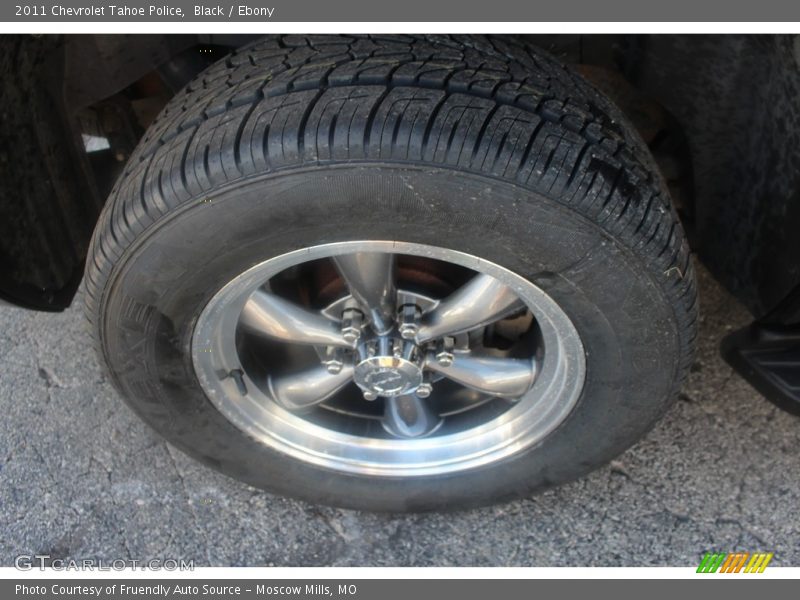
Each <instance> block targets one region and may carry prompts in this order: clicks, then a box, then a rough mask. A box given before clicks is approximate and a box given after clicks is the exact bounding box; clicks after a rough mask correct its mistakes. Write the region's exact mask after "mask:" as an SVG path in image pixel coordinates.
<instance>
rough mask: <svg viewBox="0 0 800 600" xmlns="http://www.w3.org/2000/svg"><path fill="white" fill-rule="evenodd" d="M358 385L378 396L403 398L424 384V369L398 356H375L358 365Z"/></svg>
mask: <svg viewBox="0 0 800 600" xmlns="http://www.w3.org/2000/svg"><path fill="white" fill-rule="evenodd" d="M353 379H354V380H355V382H356V385H358V387H360V388H361V389H362V390H365V391H368V392H372V393H373V394H376V395H378V396H403V395H405V394H410V393H411V392H413V391H414V390H416V389H417V388H418V387H419V386H420V384H421V383H422V369H420V368H419V367H418V366H417V365H416V364H414V363H413V362H411V361H409V360H406V359H404V358H399V357H396V356H373V357H371V358H367V359H366V360H363V361H361V362H360V363H358V364H357V365H356V368H355V371H354V372H353Z"/></svg>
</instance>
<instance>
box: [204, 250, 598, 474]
mask: <svg viewBox="0 0 800 600" xmlns="http://www.w3.org/2000/svg"><path fill="white" fill-rule="evenodd" d="M358 252H385V253H396V254H407V255H413V256H421V257H429V258H432V259H438V260H444V261H449V262H451V263H455V264H458V265H461V266H464V267H467V268H469V269H472V270H474V271H476V272H478V273H483V274H486V275H490V276H492V277H494V278H496V279H497V280H499V281H500V282H501V283H503V284H504V285H506V286H508V287H509V288H511V289H512V290H513V291H514V292H515V293H516V294H517V295H518V296H519V298H520V299H521V300H522V301H523V303H524V304H525V305H526V306H527V307H528V308H529V309H530V310H531V312H532V313H533V315H534V317H535V318H536V320H537V322H538V323H539V327H540V329H541V334H542V341H543V345H544V348H545V355H544V358H543V360H542V361H541V364H539V365H538V373H537V376H536V380H535V381H534V384H533V386H532V387H531V388H530V389H529V390H528V392H526V393H525V394H524V395H523V396H522V397H521V398H520V399H519V400H518V401H517V402H516V403H515V404H514V406H512V407H511V408H509V409H508V410H507V411H506V412H504V413H503V414H501V415H500V416H498V417H497V418H495V419H493V420H491V421H488V422H486V423H484V424H481V425H479V426H476V427H473V428H471V429H467V430H464V431H460V432H458V433H454V434H448V435H440V436H432V437H424V438H415V439H376V438H363V437H359V436H354V435H349V434H345V433H341V432H338V431H334V430H331V429H327V428H324V427H321V426H320V425H317V424H314V423H311V422H310V421H308V420H306V419H303V418H302V415H301V414H295V413H293V412H290V411H288V410H286V409H284V408H282V407H281V406H279V405H278V404H277V403H275V402H273V401H272V400H271V399H270V398H269V397H268V396H266V395H264V394H263V393H262V392H261V391H260V389H259V388H258V387H257V386H256V384H255V382H253V381H252V380H250V379H249V377H248V375H247V373H243V371H242V369H241V366H240V365H239V362H238V354H237V352H236V346H235V331H236V325H237V322H238V319H239V315H240V314H241V312H242V309H243V307H244V305H245V303H246V302H247V299H248V298H249V297H250V295H251V294H252V292H253V291H255V290H256V289H257V288H258V287H259V286H260V285H261V284H263V283H264V282H265V281H267V280H268V279H270V278H271V277H273V276H274V275H276V274H277V273H279V272H281V271H283V270H285V269H287V268H289V267H291V266H295V265H298V264H301V263H304V262H307V261H311V260H316V259H320V258H331V257H336V256H341V255H346V254H352V253H358ZM191 352H192V361H193V365H194V369H195V373H196V375H197V378H198V381H199V382H200V385H201V387H202V388H203V390H204V391H205V393H206V394H207V396H208V398H209V400H210V401H211V402H212V403H213V404H214V405H215V407H216V408H217V409H218V410H219V411H220V412H221V413H222V414H223V415H224V416H225V417H226V418H227V419H228V420H229V421H231V422H232V423H234V424H235V425H236V426H237V427H238V428H239V429H241V430H243V431H245V432H246V433H247V434H248V435H250V436H251V437H253V438H254V439H256V440H258V441H259V442H261V443H263V444H266V445H267V446H269V447H271V448H273V449H274V450H277V451H280V452H283V453H285V454H288V455H290V456H292V457H294V458H296V459H299V460H301V461H304V462H307V463H310V464H313V465H317V466H319V467H325V468H328V469H332V470H335V471H340V472H345V473H351V474H358V475H370V476H384V477H413V476H430V475H439V474H443V473H452V472H458V471H465V470H468V469H474V468H477V467H481V466H485V465H487V464H490V463H493V462H496V461H499V460H502V459H505V458H508V457H510V456H512V455H514V454H516V453H518V452H521V451H522V450H524V449H525V448H528V447H530V446H532V445H533V444H536V443H538V442H540V441H541V440H542V439H544V438H545V437H546V436H547V435H548V434H549V433H551V432H552V431H553V430H554V429H555V428H556V427H558V425H560V424H561V423H562V422H563V421H564V420H565V419H566V417H567V416H568V415H569V413H570V412H571V411H572V409H573V408H574V406H575V404H576V403H577V401H578V399H579V397H580V394H581V391H582V389H583V384H584V380H585V374H586V360H585V356H584V350H583V345H582V343H581V340H580V336H579V334H578V332H577V330H576V329H575V327H574V325H573V324H572V322H571V320H570V319H569V317H568V316H567V315H566V313H564V311H563V310H562V309H561V308H560V307H559V306H558V305H557V304H556V302H555V301H554V300H553V299H552V298H550V296H548V295H547V294H546V293H545V292H544V291H543V290H541V289H540V288H539V287H537V286H536V285H535V284H533V283H531V282H529V281H527V280H525V279H524V278H522V277H520V276H519V275H517V274H515V273H513V272H512V271H510V270H508V269H506V268H504V267H502V266H500V265H498V264H496V263H493V262H490V261H487V260H484V259H481V258H479V257H476V256H474V255H471V254H466V253H464V252H460V251H457V250H451V249H447V248H442V247H439V246H432V245H427V244H419V243H411V242H399V241H386V240H370V241H348V242H335V243H330V244H321V245H317V246H312V247H309V248H303V249H300V250H295V251H292V252H288V253H286V254H282V255H280V256H277V257H274V258H271V259H268V260H266V261H263V262H261V263H259V264H256V265H254V266H252V267H251V268H249V269H247V270H246V271H245V272H244V273H241V274H240V275H238V276H236V277H235V278H234V279H233V280H232V281H230V282H229V283H228V284H227V285H225V286H224V287H223V288H222V289H221V290H219V291H218V292H217V293H216V294H215V295H214V297H213V298H212V299H211V300H210V301H209V302H208V304H207V305H206V306H205V308H204V309H203V311H202V312H201V314H200V316H199V318H198V320H197V323H196V325H195V329H194V333H193V336H192V344H191ZM235 372H238V375H237V376H236V377H232V376H229V377H226V376H225V375H224V374H226V373H235ZM221 374H222V376H221ZM241 386H244V387H245V389H246V390H247V394H245V395H242V394H241V391H240V390H241Z"/></svg>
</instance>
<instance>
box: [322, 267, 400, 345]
mask: <svg viewBox="0 0 800 600" xmlns="http://www.w3.org/2000/svg"><path fill="white" fill-rule="evenodd" d="M333 261H334V263H335V264H336V268H337V269H338V270H339V273H341V275H342V277H343V278H344V280H345V282H346V283H347V287H348V288H349V289H350V293H351V294H352V296H353V298H355V299H356V301H357V302H358V303H359V304H360V305H361V306H362V307H363V308H364V309H366V311H367V314H368V316H369V319H370V322H371V323H372V326H373V328H374V329H375V332H376V333H378V334H384V333H386V332H388V331H389V330H390V329H391V327H392V322H393V320H394V313H395V310H396V306H395V304H396V296H397V293H396V291H395V284H394V265H395V262H394V255H393V254H389V253H384V252H356V253H353V254H345V255H342V256H337V257H335V258H334V259H333Z"/></svg>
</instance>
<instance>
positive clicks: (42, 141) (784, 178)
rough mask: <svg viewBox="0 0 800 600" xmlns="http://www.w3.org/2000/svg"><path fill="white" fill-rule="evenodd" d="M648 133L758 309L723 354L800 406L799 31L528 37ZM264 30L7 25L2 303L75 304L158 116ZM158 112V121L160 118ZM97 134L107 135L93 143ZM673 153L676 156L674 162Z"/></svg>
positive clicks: (688, 216) (699, 247)
mask: <svg viewBox="0 0 800 600" xmlns="http://www.w3.org/2000/svg"><path fill="white" fill-rule="evenodd" d="M531 38H532V41H533V42H534V43H536V44H538V45H540V46H542V47H544V48H546V49H547V50H549V51H550V52H551V53H553V54H555V55H556V56H557V57H559V58H560V59H561V60H562V61H564V62H566V63H569V64H571V65H573V66H574V67H575V68H576V69H577V70H579V71H580V72H582V73H583V74H584V75H585V76H586V77H587V78H589V79H590V80H592V81H593V82H594V83H595V84H596V85H598V86H600V87H602V88H604V89H605V91H607V92H608V93H609V95H611V96H612V98H613V99H614V100H615V101H617V102H618V104H619V105H620V106H621V108H622V109H623V110H624V111H625V112H627V113H628V115H629V117H630V118H631V120H632V121H633V122H634V123H635V124H636V125H637V127H638V128H639V129H640V131H643V137H644V138H645V140H646V141H648V143H649V144H650V147H651V150H652V151H653V153H654V155H655V156H656V158H657V159H659V161H658V162H659V166H660V167H661V169H662V172H663V173H664V174H665V178H666V179H667V180H668V181H669V182H670V183H671V184H674V186H675V188H674V193H673V196H674V197H675V199H676V204H677V208H678V211H679V214H680V215H681V217H682V220H683V222H684V226H685V228H686V229H687V232H688V234H689V236H690V240H691V243H692V247H693V250H694V252H695V253H696V254H697V255H698V257H699V259H700V260H701V261H702V262H703V264H704V265H705V266H706V267H707V268H708V269H709V270H710V271H711V272H712V274H713V275H714V276H715V277H716V278H717V279H718V280H719V281H720V282H721V283H722V284H723V285H724V286H725V287H726V289H728V290H729V291H730V292H731V293H732V294H733V295H734V296H735V297H736V298H738V299H739V300H740V301H741V302H742V303H743V304H744V305H745V306H746V307H747V308H748V309H749V310H750V311H751V312H752V314H753V319H754V322H753V325H752V326H751V327H749V328H748V329H747V330H746V331H743V332H738V333H737V334H735V335H733V336H731V337H730V338H729V339H728V340H727V342H726V344H725V352H726V357H727V358H728V359H729V360H730V361H731V363H732V364H734V366H735V367H736V368H737V369H738V370H739V371H740V372H741V373H742V374H743V375H745V376H746V377H748V378H749V379H750V380H751V381H752V382H753V383H754V385H756V387H758V388H759V389H760V390H761V391H762V392H763V393H765V394H766V395H767V396H768V397H770V398H771V399H773V400H774V401H776V402H778V403H779V404H781V405H782V406H784V407H786V408H790V409H792V408H794V409H796V407H797V406H799V405H800V375H798V372H800V367H798V364H800V363H798V361H800V235H798V232H800V102H798V98H800V39H799V38H797V37H794V36H772V35H770V36H752V35H746V36H738V35H736V36H734V35H725V36H684V35H635V36H609V35H602V36H599V35H598V36H576V35H568V36H531ZM252 39H253V36H216V35H214V36H211V35H207V36H206V35H200V36H198V35H136V36H127V35H118V36H115V35H93V36H85V35H67V36H2V37H0V119H1V121H0V299H2V300H5V301H7V302H9V303H12V304H16V305H19V306H23V307H26V308H30V309H35V310H46V311H60V310H63V309H65V308H66V307H68V306H69V304H70V302H71V300H72V298H73V296H74V294H75V292H76V290H77V288H78V285H79V283H80V281H81V278H82V276H83V271H84V263H85V260H86V255H87V249H88V245H89V240H90V238H91V235H92V232H93V230H94V227H95V224H96V222H97V218H98V215H99V213H100V210H101V208H102V206H103V204H104V201H105V198H106V197H107V195H108V193H109V191H110V189H111V187H112V186H113V184H114V181H115V178H116V176H117V174H118V173H119V172H120V170H121V168H122V166H123V165H124V162H125V160H126V158H127V156H128V155H129V154H130V152H131V151H132V150H133V148H134V147H135V145H136V143H137V142H138V140H139V138H140V137H141V136H142V134H143V132H144V130H145V128H146V126H147V125H148V124H149V119H151V118H152V116H154V115H155V114H156V113H157V112H158V110H159V109H160V108H161V107H162V106H163V105H164V104H165V103H166V101H167V100H168V99H169V98H170V96H171V95H172V94H174V93H175V92H176V91H178V90H179V89H180V88H181V87H183V86H184V85H185V84H186V83H187V82H188V81H190V80H191V79H192V78H193V77H194V76H195V75H196V74H197V73H199V72H200V71H202V70H203V69H204V68H205V67H207V66H208V65H209V64H211V63H212V62H215V61H216V60H218V59H220V58H222V57H224V56H225V55H226V54H227V52H228V51H229V50H230V49H233V48H236V47H239V46H241V45H243V44H245V43H247V42H249V41H251V40H252ZM151 115H152V116H151ZM92 140H95V141H97V140H99V141H100V142H101V144H100V146H98V147H97V148H96V149H93V151H87V149H91V148H90V143H91V141H92ZM662 158H663V160H661V159H662Z"/></svg>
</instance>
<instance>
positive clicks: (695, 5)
mask: <svg viewBox="0 0 800 600" xmlns="http://www.w3.org/2000/svg"><path fill="white" fill-rule="evenodd" d="M0 21H2V22H12V23H13V22H18V23H22V22H25V23H37V22H38V23H61V22H63V23H70V22H83V23H114V22H162V23H164V22H165V23H181V22H207V23H224V22H249V23H269V22H283V23H286V22H295V23H302V22H308V23H310V22H418V23H422V22H437V23H487V22H492V23H497V22H518V23H521V22H590V21H594V22H707V23H710V22H728V23H744V22H773V23H774V22H800V3H798V2H787V1H786V0H759V1H758V2H753V1H752V0H749V1H748V0H728V1H727V2H720V0H649V1H648V0H559V1H557V2H543V1H536V0H450V1H448V2H442V1H439V2H432V1H431V0H402V1H392V2H386V1H376V0H292V1H291V2H282V1H271V0H261V1H259V0H235V1H230V0H228V1H221V2H213V1H210V2H202V3H201V2H198V1H197V0H162V1H154V2H142V1H141V0H127V1H126V0H110V1H106V0H77V1H76V0H61V1H53V0H31V1H30V2H22V1H20V0H17V2H11V3H6V2H3V3H2V4H1V5H0Z"/></svg>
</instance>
